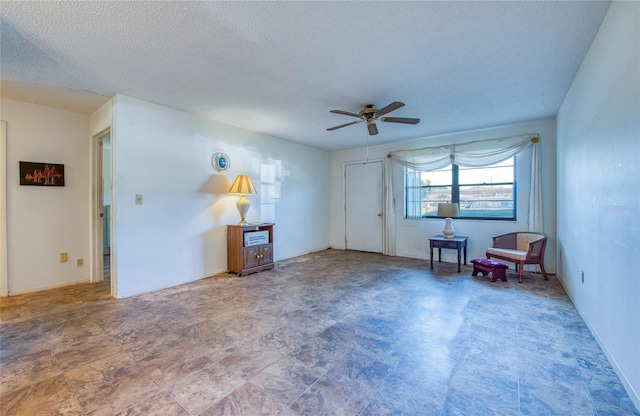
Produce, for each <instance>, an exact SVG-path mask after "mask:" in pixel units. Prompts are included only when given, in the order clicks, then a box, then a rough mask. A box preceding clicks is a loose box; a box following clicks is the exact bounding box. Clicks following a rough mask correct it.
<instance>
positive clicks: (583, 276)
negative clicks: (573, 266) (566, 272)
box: [582, 271, 584, 283]
mask: <svg viewBox="0 0 640 416" xmlns="http://www.w3.org/2000/svg"><path fill="white" fill-rule="evenodd" d="M582 283H584V271H583V272H582Z"/></svg>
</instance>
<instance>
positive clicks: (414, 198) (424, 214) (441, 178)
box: [405, 157, 516, 220]
mask: <svg viewBox="0 0 640 416" xmlns="http://www.w3.org/2000/svg"><path fill="white" fill-rule="evenodd" d="M514 177H515V158H513V157H512V158H509V159H507V160H505V161H502V162H500V163H496V164H494V165H490V166H483V167H462V166H458V165H449V166H447V167H445V168H442V169H438V170H434V171H428V172H426V171H419V170H415V169H412V168H405V216H406V218H436V217H437V213H438V203H440V202H458V203H459V204H460V218H468V219H499V220H515V219H516V203H515V201H516V199H515V180H514Z"/></svg>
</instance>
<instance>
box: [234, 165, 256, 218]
mask: <svg viewBox="0 0 640 416" xmlns="http://www.w3.org/2000/svg"><path fill="white" fill-rule="evenodd" d="M229 193H230V194H233V195H240V199H238V201H237V202H236V207H237V208H238V212H239V213H240V222H238V225H247V222H246V221H245V219H244V217H245V216H246V215H247V212H248V211H249V207H250V206H251V202H249V200H248V199H247V198H246V196H247V195H257V194H258V191H256V187H255V186H253V182H251V178H250V177H249V176H247V175H238V177H237V178H236V180H235V181H233V184H232V185H231V188H230V189H229Z"/></svg>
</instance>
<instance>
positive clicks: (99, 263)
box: [90, 127, 114, 296]
mask: <svg viewBox="0 0 640 416" xmlns="http://www.w3.org/2000/svg"><path fill="white" fill-rule="evenodd" d="M110 133H111V127H108V128H106V129H104V130H102V131H101V132H99V133H98V134H95V135H94V136H92V137H91V166H92V169H91V278H90V279H91V282H101V281H103V280H104V257H103V256H104V252H103V250H104V247H103V233H102V227H103V219H102V218H103V217H102V215H104V213H103V189H102V188H103V185H102V183H103V182H102V154H103V143H102V141H103V138H104V136H106V135H107V134H110ZM111 165H112V166H113V162H112V163H111ZM111 175H112V176H113V171H112V173H111ZM112 179H113V178H112ZM112 183H113V182H112ZM111 192H112V193H113V187H112V191H111ZM111 222H113V220H111ZM109 233H110V236H113V227H112V224H110V225H109ZM109 259H111V266H112V265H113V256H109ZM113 279H114V277H113V272H112V273H111V295H112V296H113V295H114V289H113V288H114V283H113Z"/></svg>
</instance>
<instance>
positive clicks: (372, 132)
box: [367, 123, 378, 136]
mask: <svg viewBox="0 0 640 416" xmlns="http://www.w3.org/2000/svg"><path fill="white" fill-rule="evenodd" d="M367 128H368V129H369V135H370V136H375V135H376V134H378V128H377V127H376V124H375V123H368V124H367Z"/></svg>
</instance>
